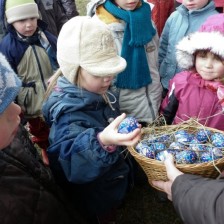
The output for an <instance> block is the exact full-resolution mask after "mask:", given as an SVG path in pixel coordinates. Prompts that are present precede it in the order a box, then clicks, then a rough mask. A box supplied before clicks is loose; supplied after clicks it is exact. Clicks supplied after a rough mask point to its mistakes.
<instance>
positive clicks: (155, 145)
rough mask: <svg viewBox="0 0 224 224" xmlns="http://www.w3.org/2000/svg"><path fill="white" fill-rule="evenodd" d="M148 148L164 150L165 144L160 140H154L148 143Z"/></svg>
mask: <svg viewBox="0 0 224 224" xmlns="http://www.w3.org/2000/svg"><path fill="white" fill-rule="evenodd" d="M150 148H151V149H152V150H153V151H161V150H165V149H166V145H165V144H164V143H161V142H155V143H152V144H151V145H150Z"/></svg>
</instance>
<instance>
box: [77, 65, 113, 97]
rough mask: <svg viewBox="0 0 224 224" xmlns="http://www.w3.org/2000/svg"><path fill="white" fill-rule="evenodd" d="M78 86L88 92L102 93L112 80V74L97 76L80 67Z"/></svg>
mask: <svg viewBox="0 0 224 224" xmlns="http://www.w3.org/2000/svg"><path fill="white" fill-rule="evenodd" d="M79 75H80V82H79V85H80V87H82V88H84V89H86V90H88V91H89V92H93V93H97V94H103V93H105V92H106V91H107V90H108V88H109V86H110V84H111V81H112V80H113V78H114V76H112V75H111V76H105V77H99V76H94V75H91V74H89V73H88V72H87V71H86V70H84V69H82V68H81V69H80V74H79Z"/></svg>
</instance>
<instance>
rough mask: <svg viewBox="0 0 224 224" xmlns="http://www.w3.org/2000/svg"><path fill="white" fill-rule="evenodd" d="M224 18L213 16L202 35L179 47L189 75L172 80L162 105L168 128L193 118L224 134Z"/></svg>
mask: <svg viewBox="0 0 224 224" xmlns="http://www.w3.org/2000/svg"><path fill="white" fill-rule="evenodd" d="M223 43H224V14H217V15H214V16H210V17H209V18H208V19H207V21H206V22H205V23H204V24H203V25H202V26H201V28H200V29H199V31H198V32H195V33H193V34H191V35H189V36H186V37H184V38H183V39H182V40H181V41H180V42H179V43H178V45H177V47H176V50H177V51H176V57H177V61H178V64H179V66H180V67H181V68H183V69H185V71H183V72H180V73H179V74H176V75H175V76H174V78H173V79H172V80H170V85H169V92H168V94H167V96H166V98H165V99H164V100H163V102H162V105H161V113H162V114H163V115H164V117H165V119H166V122H167V124H177V123H179V122H182V121H185V120H188V119H189V118H191V117H193V118H195V119H197V120H198V121H199V122H200V123H201V124H203V125H206V126H208V127H213V128H217V129H220V130H224V45H223Z"/></svg>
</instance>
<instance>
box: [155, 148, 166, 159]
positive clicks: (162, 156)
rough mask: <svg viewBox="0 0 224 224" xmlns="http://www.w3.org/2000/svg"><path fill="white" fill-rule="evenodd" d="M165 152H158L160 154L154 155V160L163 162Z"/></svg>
mask: <svg viewBox="0 0 224 224" xmlns="http://www.w3.org/2000/svg"><path fill="white" fill-rule="evenodd" d="M165 151H166V150H165ZM165 151H160V152H158V153H156V160H159V161H164V160H165V158H166V154H165Z"/></svg>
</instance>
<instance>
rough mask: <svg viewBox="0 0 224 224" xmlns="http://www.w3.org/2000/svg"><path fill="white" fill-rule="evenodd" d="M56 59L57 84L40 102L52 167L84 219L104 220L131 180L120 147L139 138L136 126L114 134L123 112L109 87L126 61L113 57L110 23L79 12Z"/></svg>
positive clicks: (67, 26) (63, 33)
mask: <svg viewBox="0 0 224 224" xmlns="http://www.w3.org/2000/svg"><path fill="white" fill-rule="evenodd" d="M57 57H58V63H59V65H60V69H59V71H58V73H56V75H55V77H54V78H55V79H57V83H56V85H54V81H53V80H52V82H51V86H50V87H49V93H50V96H49V97H48V98H47V100H46V102H45V103H44V106H43V114H44V117H45V119H46V121H48V123H49V124H50V126H51V128H50V147H49V148H48V150H47V153H48V156H49V161H50V167H51V169H52V171H53V173H54V175H55V178H56V179H57V180H58V182H59V183H60V184H61V186H62V187H63V188H64V189H65V191H66V192H67V193H68V195H69V197H70V198H73V200H74V204H75V205H76V206H77V207H78V208H79V209H80V210H81V211H82V212H83V214H84V216H85V217H88V216H89V218H90V220H91V221H92V218H93V217H97V218H98V219H100V223H101V221H102V220H103V221H105V222H103V223H108V222H109V221H112V220H111V217H110V216H111V215H112V214H113V212H112V211H114V209H115V208H116V207H117V206H118V205H119V204H120V203H121V202H122V200H123V199H124V196H125V194H126V191H127V188H128V182H129V175H130V169H129V166H128V163H127V158H126V160H125V154H124V152H123V151H122V148H121V147H120V146H121V145H124V146H128V145H134V144H136V143H137V142H138V140H139V139H140V128H137V129H135V130H134V131H133V132H131V133H128V134H120V133H118V126H119V124H120V122H121V121H122V120H123V119H124V118H125V114H122V115H120V111H119V107H118V100H117V97H116V96H115V95H114V94H113V93H112V92H111V91H110V90H109V88H110V85H111V82H112V80H113V78H114V76H115V75H117V74H118V73H120V72H121V71H123V70H124V69H125V67H126V61H125V60H124V59H123V58H122V57H120V56H118V55H117V52H116V48H115V43H114V39H113V37H112V34H111V32H110V30H109V29H108V27H107V26H106V25H105V24H103V23H102V22H100V21H96V20H94V19H91V18H89V17H81V16H78V17H75V18H73V19H71V20H69V21H68V22H67V23H65V25H64V26H63V27H62V30H61V32H60V34H59V37H58V51H57ZM52 86H53V87H52ZM139 127H140V126H139ZM112 218H113V219H114V218H115V217H112ZM89 223H90V221H89Z"/></svg>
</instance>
